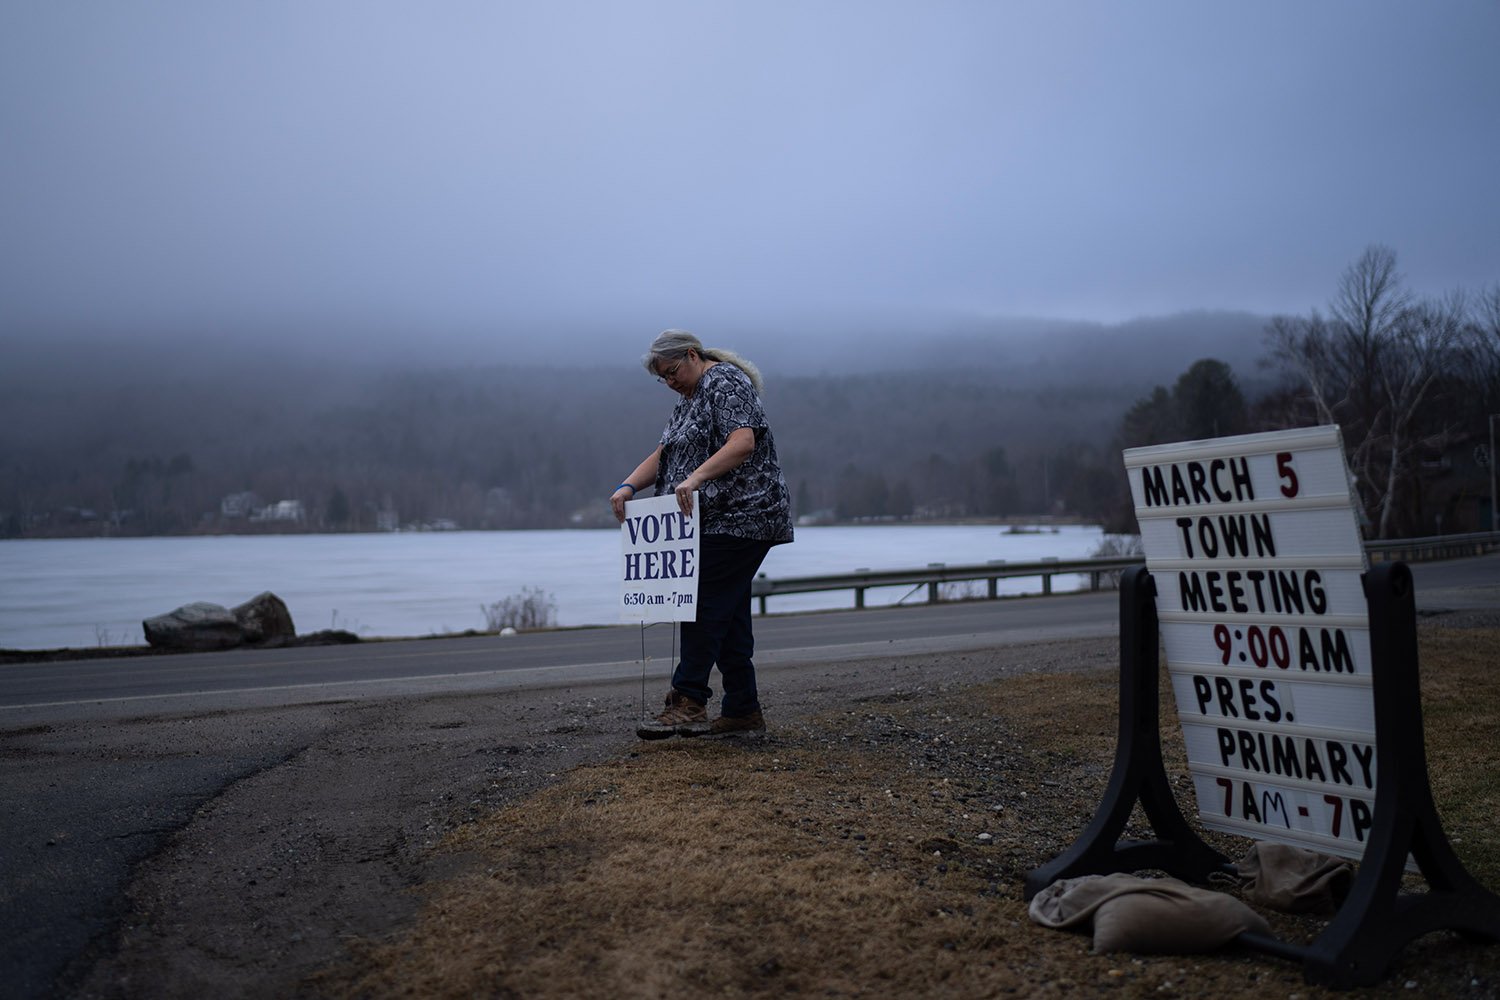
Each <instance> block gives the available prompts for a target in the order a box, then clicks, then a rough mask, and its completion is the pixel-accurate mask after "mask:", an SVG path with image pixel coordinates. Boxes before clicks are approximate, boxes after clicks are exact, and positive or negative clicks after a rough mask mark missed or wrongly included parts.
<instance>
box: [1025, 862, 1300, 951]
mask: <svg viewBox="0 0 1500 1000" xmlns="http://www.w3.org/2000/svg"><path fill="white" fill-rule="evenodd" d="M1029 912H1030V914H1031V919H1032V920H1034V921H1036V922H1037V923H1039V924H1042V925H1043V926H1045V927H1056V928H1076V929H1079V930H1082V929H1084V928H1085V927H1086V926H1087V925H1089V924H1090V923H1091V924H1092V925H1093V932H1094V950H1095V951H1096V952H1109V951H1134V952H1142V953H1153V954H1176V955H1185V954H1192V953H1197V952H1204V951H1213V950H1214V949H1216V948H1221V947H1223V946H1224V945H1226V944H1228V943H1229V942H1230V941H1233V940H1234V939H1235V938H1236V937H1237V936H1238V935H1240V934H1242V933H1244V932H1245V931H1255V932H1258V933H1261V934H1270V933H1271V927H1270V925H1269V924H1267V923H1266V920H1265V918H1264V917H1262V916H1261V915H1260V914H1259V913H1256V912H1255V911H1254V910H1252V909H1251V908H1250V907H1248V906H1246V905H1245V904H1244V903H1242V902H1240V901H1239V900H1238V899H1235V898H1234V897H1233V896H1229V895H1225V894H1224V893H1222V892H1215V891H1214V890H1212V889H1200V888H1198V887H1196V886H1191V885H1188V884H1187V883H1186V882H1182V881H1180V880H1178V879H1174V878H1150V879H1148V878H1140V877H1139V876H1136V875H1128V874H1124V873H1115V874H1112V875H1084V876H1081V877H1079V878H1069V879H1059V880H1057V881H1056V882H1054V883H1052V884H1051V885H1049V886H1048V887H1047V888H1045V889H1043V890H1042V891H1041V892H1039V893H1037V894H1036V896H1034V897H1033V898H1032V900H1031V906H1030V910H1029Z"/></svg>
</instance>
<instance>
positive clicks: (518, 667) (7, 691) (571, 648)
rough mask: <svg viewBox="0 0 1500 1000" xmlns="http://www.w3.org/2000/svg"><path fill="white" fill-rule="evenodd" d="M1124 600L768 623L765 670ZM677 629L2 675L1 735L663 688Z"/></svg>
mask: <svg viewBox="0 0 1500 1000" xmlns="http://www.w3.org/2000/svg"><path fill="white" fill-rule="evenodd" d="M1117 617H1118V597H1117V596H1116V595H1115V594H1114V593H1113V592H1109V593H1102V592H1101V593H1097V594H1078V595H1066V596H1061V595H1060V596H1055V597H1047V598H1031V599H1024V600H1002V601H986V602H980V603H963V604H938V605H918V606H914V607H906V608H890V609H868V610H865V611H861V612H854V611H848V612H827V613H820V614H802V615H788V616H775V615H773V616H770V617H767V618H763V619H760V620H759V621H758V622H757V624H756V629H755V632H756V642H757V656H756V661H757V663H758V664H760V665H761V666H762V667H763V668H765V669H774V668H776V667H777V666H778V665H784V664H790V663H795V662H806V661H809V660H817V661H819V662H829V661H840V660H848V659H856V658H859V657H869V656H890V655H899V654H904V653H912V652H942V651H949V650H959V649H973V648H981V647H984V646H992V645H997V644H1014V643H1018V642H1035V641H1042V640H1047V639H1056V638H1067V637H1082V636H1097V635H1105V634H1109V633H1110V632H1111V631H1113V630H1114V628H1115V626H1116V619H1117ZM671 643H672V629H671V627H670V626H667V625H657V626H652V627H650V628H648V629H645V630H644V634H643V630H642V629H641V628H640V626H638V625H637V626H614V627H607V628H588V629H567V630H562V631H555V632H541V633H530V634H525V635H515V636H506V637H500V636H475V637H465V638H445V639H422V640H407V641H396V642H366V643H360V644H357V645H349V646H324V647H301V648H294V649H264V650H230V651H227V652H219V653H207V654H179V655H170V656H142V657H131V658H125V659H104V660H75V661H65V662H57V663H35V664H13V665H8V666H3V667H0V729H3V728H7V727H11V726H17V725H20V726H26V725H38V724H42V723H52V722H57V721H61V720H72V719H84V718H92V719H106V718H125V717H141V716H149V715H159V714H178V713H182V712H189V711H193V712H201V711H213V710H225V709H241V708H252V707H264V706H271V705H300V704H309V703H313V702H318V701H325V700H328V699H349V698H383V697H402V696H410V695H418V694H437V693H445V692H494V691H502V690H514V689H518V688H533V687H538V686H546V685H556V684H568V685H573V686H577V685H580V684H587V683H590V682H602V681H613V680H628V679H630V678H632V677H639V676H640V674H641V672H642V668H643V653H644V657H645V658H646V662H645V663H644V666H645V669H646V670H647V671H648V672H652V673H653V676H665V673H666V672H667V664H668V663H670V662H671V660H672V648H671Z"/></svg>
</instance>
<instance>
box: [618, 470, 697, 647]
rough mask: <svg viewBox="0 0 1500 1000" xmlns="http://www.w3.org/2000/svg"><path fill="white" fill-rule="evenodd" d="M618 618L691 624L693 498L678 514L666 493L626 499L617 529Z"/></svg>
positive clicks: (694, 584) (693, 608)
mask: <svg viewBox="0 0 1500 1000" xmlns="http://www.w3.org/2000/svg"><path fill="white" fill-rule="evenodd" d="M620 555H621V559H620V620H621V621H627V622H683V621H689V622H690V621H694V620H696V618H697V615H698V494H697V493H694V494H693V513H692V514H691V515H688V514H684V513H682V510H681V509H680V508H679V507H678V506H677V497H676V496H674V495H672V494H670V493H669V494H667V495H666V496H659V497H647V498H646V499H644V500H631V501H629V502H627V503H626V504H625V520H624V522H623V523H621V525H620Z"/></svg>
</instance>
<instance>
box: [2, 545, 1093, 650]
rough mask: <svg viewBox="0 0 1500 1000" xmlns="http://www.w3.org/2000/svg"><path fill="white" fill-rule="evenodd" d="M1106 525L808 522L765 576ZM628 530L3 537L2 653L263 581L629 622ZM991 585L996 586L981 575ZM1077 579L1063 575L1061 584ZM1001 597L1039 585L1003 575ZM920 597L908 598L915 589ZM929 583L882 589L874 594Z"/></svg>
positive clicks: (380, 616)
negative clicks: (535, 595) (531, 593)
mask: <svg viewBox="0 0 1500 1000" xmlns="http://www.w3.org/2000/svg"><path fill="white" fill-rule="evenodd" d="M1102 538H1103V535H1102V533H1101V531H1100V529H1099V528H1097V527H1092V526H1065V527H1058V528H1055V529H1054V528H1051V527H1048V528H1045V529H1035V530H1027V529H1023V530H1022V531H1020V532H1013V531H1012V530H1011V529H1008V528H1006V527H1005V526H1002V525H993V524H990V525H856V526H849V527H799V528H798V529H797V540H796V541H795V542H793V543H792V544H790V545H778V546H776V547H775V548H774V549H772V550H771V554H770V555H769V556H768V557H767V558H766V562H765V564H764V566H762V572H763V573H765V574H766V575H767V576H771V577H787V576H806V575H813V574H822V573H846V572H853V571H855V570H858V569H907V568H912V567H923V566H926V565H928V564H929V563H947V564H949V565H966V564H973V563H983V562H988V561H990V560H995V559H1004V560H1006V561H1008V562H1026V561H1030V560H1036V559H1044V558H1049V557H1056V558H1058V559H1074V558H1081V557H1086V556H1088V555H1091V554H1092V553H1093V552H1094V550H1095V549H1096V548H1097V547H1098V545H1099V543H1100V541H1101V540H1102ZM619 552H620V540H619V533H618V532H617V531H614V530H589V531H485V532H479V531H457V532H410V533H399V534H340V535H229V536H217V537H189V538H81V539H37V540H31V539H23V540H12V541H0V648H8V649H52V648H64V647H75V648H76V647H84V646H97V645H136V644H141V643H144V642H145V637H144V635H143V634H142V631H141V620H142V619H143V618H149V617H151V616H153V615H158V614H162V613H164V612H167V611H171V610H172V609H173V608H175V607H178V606H180V605H183V604H187V603H189V602H192V601H210V602H212V603H215V604H222V605H224V606H226V607H232V606H234V605H236V604H240V603H242V602H244V601H246V600H248V599H249V598H251V597H253V596H255V595H256V594H258V593H260V592H261V591H264V590H269V591H271V592H273V593H275V594H276V595H277V596H279V597H280V598H281V599H282V600H283V601H285V602H286V604H287V607H288V608H289V609H290V610H291V613H292V619H293V621H294V622H295V623H296V626H297V631H298V632H315V631H318V630H319V629H326V628H340V629H347V630H349V631H351V632H354V633H357V634H359V635H361V636H364V637H367V638H371V637H377V636H418V635H436V634H442V633H445V632H462V631H465V630H467V629H483V628H484V627H485V618H484V614H483V611H482V610H481V606H483V605H488V604H492V603H494V602H495V601H498V600H501V599H502V598H505V597H510V596H512V595H516V594H519V593H520V592H521V591H522V590H523V589H526V588H540V589H541V590H543V591H545V592H547V593H549V594H550V595H551V596H552V597H553V599H554V600H555V602H556V605H557V620H558V624H560V625H593V624H617V623H618V622H619V594H620V582H619V580H618V576H617V574H618V563H617V560H618V557H619ZM979 586H983V585H982V584H980V585H979ZM1076 586H1078V580H1077V578H1073V579H1070V578H1066V577H1063V578H1059V579H1057V580H1056V581H1055V583H1054V589H1056V590H1067V589H1070V588H1072V587H1076ZM1000 588H1001V592H1002V593H1023V592H1028V591H1036V590H1039V589H1040V584H1039V582H1038V581H1037V580H1015V581H1006V580H1002V581H1000ZM908 595H909V597H908ZM903 597H907V599H909V600H911V601H914V602H921V601H924V600H925V599H926V595H925V589H924V590H921V591H918V592H917V593H915V594H912V593H911V588H908V587H902V588H885V589H882V590H872V591H870V592H869V593H868V594H867V596H866V601H867V603H868V604H871V605H875V604H889V603H895V602H896V601H898V600H901V599H902V598H903ZM852 605H853V595H852V593H851V592H849V591H841V592H832V593H823V594H800V595H793V596H787V597H777V598H772V599H771V602H770V610H771V612H772V613H773V614H774V613H776V612H778V611H794V610H810V609H815V608H840V607H851V606H852Z"/></svg>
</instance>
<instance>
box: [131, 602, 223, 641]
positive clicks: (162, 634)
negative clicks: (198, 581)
mask: <svg viewBox="0 0 1500 1000" xmlns="http://www.w3.org/2000/svg"><path fill="white" fill-rule="evenodd" d="M141 628H143V629H144V630H145V632H146V641H147V642H148V643H150V644H151V645H153V646H156V647H159V648H161V649H185V650H209V649H231V648H233V647H235V646H239V645H242V644H243V643H244V641H245V630H244V629H243V628H242V627H241V626H240V623H239V621H238V620H237V619H236V618H235V616H234V612H232V611H230V610H229V609H228V608H226V607H223V606H222V605H219V604H209V603H208V602H207V601H195V602H193V603H192V604H184V605H183V606H182V607H180V608H178V609H177V610H175V611H169V612H167V613H166V614H164V615H157V616H156V617H155V618H147V619H146V620H145V621H143V622H141Z"/></svg>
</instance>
